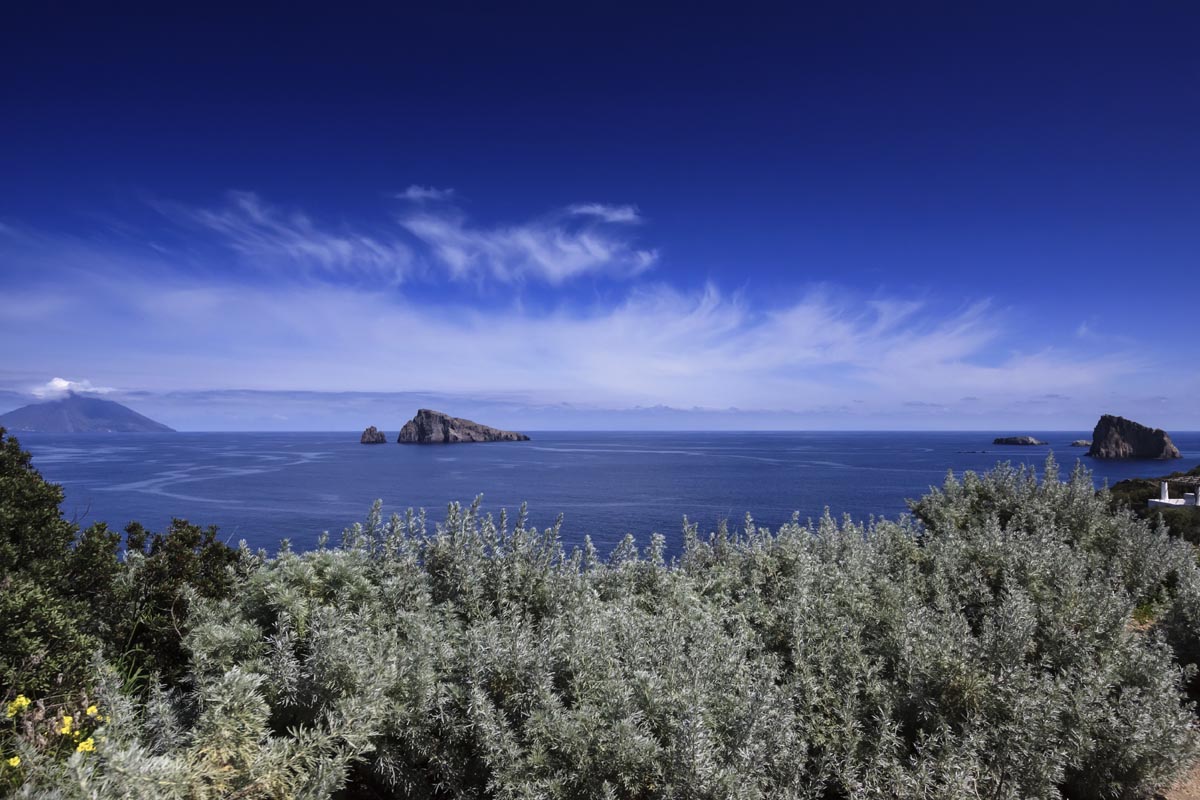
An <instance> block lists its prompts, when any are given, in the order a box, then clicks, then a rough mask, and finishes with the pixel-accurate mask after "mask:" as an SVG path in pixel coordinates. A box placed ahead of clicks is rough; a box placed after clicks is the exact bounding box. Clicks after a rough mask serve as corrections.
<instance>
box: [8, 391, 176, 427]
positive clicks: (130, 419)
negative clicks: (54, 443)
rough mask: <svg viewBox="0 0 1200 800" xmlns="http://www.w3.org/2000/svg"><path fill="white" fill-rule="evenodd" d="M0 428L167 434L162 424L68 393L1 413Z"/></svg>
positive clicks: (105, 402)
mask: <svg viewBox="0 0 1200 800" xmlns="http://www.w3.org/2000/svg"><path fill="white" fill-rule="evenodd" d="M0 427H2V428H7V429H8V430H10V431H13V432H37V433H164V432H165V433H170V432H172V431H173V430H174V429H173V428H168V427H167V426H166V425H163V424H162V423H161V422H155V421H154V420H152V419H150V418H149V417H144V416H142V415H141V414H139V413H137V412H136V411H134V410H133V409H131V408H127V407H126V406H123V405H121V404H120V403H114V402H113V401H112V400H101V399H100V398H99V397H90V396H88V395H82V394H75V393H74V392H69V393H68V394H67V396H66V397H64V398H62V399H61V400H51V401H49V402H46V403H33V404H32V405H28V406H22V407H21V408H18V409H17V410H15V411H10V412H8V413H7V414H0Z"/></svg>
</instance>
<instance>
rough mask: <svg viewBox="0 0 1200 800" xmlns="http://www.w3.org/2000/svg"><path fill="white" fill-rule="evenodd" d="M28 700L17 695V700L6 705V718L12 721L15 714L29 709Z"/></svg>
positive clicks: (23, 696) (21, 695)
mask: <svg viewBox="0 0 1200 800" xmlns="http://www.w3.org/2000/svg"><path fill="white" fill-rule="evenodd" d="M29 703H30V700H29V698H28V697H26V696H25V695H23V694H19V695H17V699H16V700H13V701H12V702H11V703H9V704H8V717H9V719H12V718H13V717H15V716H16V715H17V714H20V713H21V712H22V711H24V710H25V709H27V708H29Z"/></svg>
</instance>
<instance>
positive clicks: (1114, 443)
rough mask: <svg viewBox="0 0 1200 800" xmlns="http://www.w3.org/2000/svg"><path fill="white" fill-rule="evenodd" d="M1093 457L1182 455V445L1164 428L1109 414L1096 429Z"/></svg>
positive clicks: (1094, 432)
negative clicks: (1173, 439) (1179, 446)
mask: <svg viewBox="0 0 1200 800" xmlns="http://www.w3.org/2000/svg"><path fill="white" fill-rule="evenodd" d="M1087 454H1088V455H1089V456H1091V457H1092V458H1103V459H1118V458H1147V459H1149V458H1153V459H1159V460H1166V459H1169V458H1182V456H1181V455H1180V453H1179V448H1178V447H1176V446H1175V444H1174V442H1172V441H1171V437H1170V436H1168V435H1167V434H1166V432H1165V431H1164V430H1163V429H1162V428H1150V427H1147V426H1145V425H1140V424H1138V423H1136V422H1134V421H1133V420H1129V419H1125V418H1124V417H1118V416H1114V415H1112V414H1105V415H1104V416H1102V417H1101V418H1100V421H1099V422H1097V423H1096V429H1095V430H1094V431H1093V432H1092V446H1091V448H1090V449H1089V450H1088V453H1087Z"/></svg>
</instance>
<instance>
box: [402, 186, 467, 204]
mask: <svg viewBox="0 0 1200 800" xmlns="http://www.w3.org/2000/svg"><path fill="white" fill-rule="evenodd" d="M453 196H454V190H453V189H438V188H435V187H433V186H417V185H416V184H415V183H414V184H413V185H412V186H409V187H408V188H407V189H405V190H404V191H403V192H400V193H398V194H397V195H396V199H397V200H411V201H413V202H415V203H423V202H425V201H426V200H449V199H450V198H451V197H453Z"/></svg>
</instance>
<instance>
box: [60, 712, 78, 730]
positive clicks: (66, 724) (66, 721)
mask: <svg viewBox="0 0 1200 800" xmlns="http://www.w3.org/2000/svg"><path fill="white" fill-rule="evenodd" d="M74 721H75V718H74V717H72V716H71V715H70V714H63V721H62V727H61V728H59V729H58V732H59V733H62V734H67V733H70V732H71V723H73V722H74Z"/></svg>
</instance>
